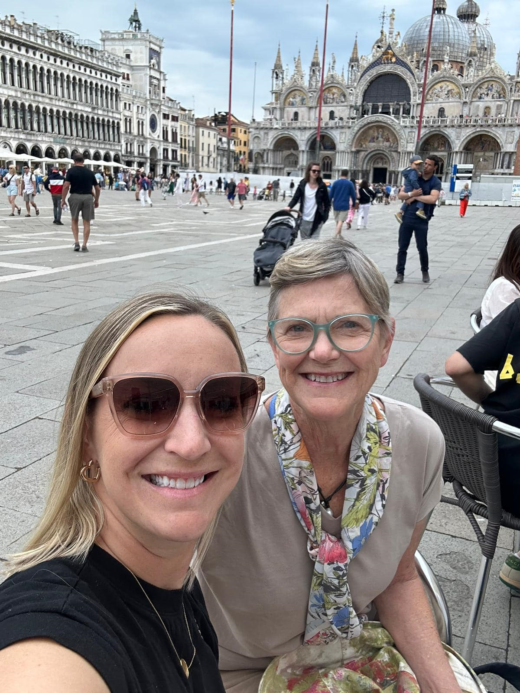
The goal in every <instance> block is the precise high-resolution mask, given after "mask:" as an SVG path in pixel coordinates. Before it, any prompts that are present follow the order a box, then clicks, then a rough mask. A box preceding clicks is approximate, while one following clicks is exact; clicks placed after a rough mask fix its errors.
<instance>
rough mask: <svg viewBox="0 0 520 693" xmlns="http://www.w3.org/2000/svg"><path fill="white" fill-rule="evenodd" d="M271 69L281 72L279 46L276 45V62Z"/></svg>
mask: <svg viewBox="0 0 520 693" xmlns="http://www.w3.org/2000/svg"><path fill="white" fill-rule="evenodd" d="M273 69H275V70H283V63H282V52H281V49H280V44H278V53H277V54H276V60H275V61H274V68H273Z"/></svg>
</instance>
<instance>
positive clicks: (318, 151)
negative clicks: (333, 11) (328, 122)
mask: <svg viewBox="0 0 520 693" xmlns="http://www.w3.org/2000/svg"><path fill="white" fill-rule="evenodd" d="M328 23H329V0H327V5H326V8H325V33H324V36H323V61H322V65H321V83H320V96H319V103H318V131H317V133H316V161H317V162H319V160H320V137H321V109H322V104H323V83H324V80H325V60H326V57H327V27H328Z"/></svg>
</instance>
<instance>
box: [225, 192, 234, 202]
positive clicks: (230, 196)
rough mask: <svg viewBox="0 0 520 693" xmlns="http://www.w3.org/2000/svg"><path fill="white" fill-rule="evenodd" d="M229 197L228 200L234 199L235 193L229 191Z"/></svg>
mask: <svg viewBox="0 0 520 693" xmlns="http://www.w3.org/2000/svg"><path fill="white" fill-rule="evenodd" d="M227 199H228V200H234V199H235V193H233V194H231V193H228V196H227Z"/></svg>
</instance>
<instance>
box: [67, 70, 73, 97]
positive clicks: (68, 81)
mask: <svg viewBox="0 0 520 693" xmlns="http://www.w3.org/2000/svg"><path fill="white" fill-rule="evenodd" d="M66 92H67V98H68V99H69V101H70V99H71V97H72V95H71V91H70V77H69V75H67V81H66Z"/></svg>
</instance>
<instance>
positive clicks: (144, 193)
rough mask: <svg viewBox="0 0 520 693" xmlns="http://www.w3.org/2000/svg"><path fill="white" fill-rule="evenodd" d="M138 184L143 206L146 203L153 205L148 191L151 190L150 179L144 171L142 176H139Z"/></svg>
mask: <svg viewBox="0 0 520 693" xmlns="http://www.w3.org/2000/svg"><path fill="white" fill-rule="evenodd" d="M138 185H139V199H140V200H141V207H146V205H148V206H149V207H153V204H152V200H151V199H150V196H149V195H148V193H149V192H150V181H149V179H148V178H147V177H146V175H145V174H144V173H143V175H142V176H140V177H139V183H138Z"/></svg>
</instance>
